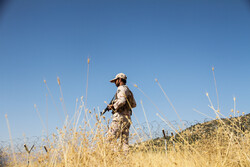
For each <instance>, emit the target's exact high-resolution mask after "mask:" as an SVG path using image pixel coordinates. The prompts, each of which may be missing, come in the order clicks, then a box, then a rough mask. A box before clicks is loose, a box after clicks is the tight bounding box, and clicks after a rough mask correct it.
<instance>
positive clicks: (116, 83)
mask: <svg viewBox="0 0 250 167" xmlns="http://www.w3.org/2000/svg"><path fill="white" fill-rule="evenodd" d="M120 80H121V79H120V78H119V79H117V80H115V85H116V86H117V87H118V86H120Z"/></svg>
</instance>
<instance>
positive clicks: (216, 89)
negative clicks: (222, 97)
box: [212, 67, 220, 111]
mask: <svg viewBox="0 0 250 167" xmlns="http://www.w3.org/2000/svg"><path fill="white" fill-rule="evenodd" d="M212 71H213V77H214V85H215V90H216V95H217V105H218V109H217V110H218V111H220V105H219V93H218V89H217V84H216V79H215V73H214V67H212Z"/></svg>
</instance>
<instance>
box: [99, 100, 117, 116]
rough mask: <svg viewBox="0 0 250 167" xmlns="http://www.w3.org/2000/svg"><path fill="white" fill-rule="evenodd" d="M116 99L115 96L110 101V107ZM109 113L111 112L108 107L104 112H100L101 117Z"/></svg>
mask: <svg viewBox="0 0 250 167" xmlns="http://www.w3.org/2000/svg"><path fill="white" fill-rule="evenodd" d="M114 99H115V95H114V97H113V98H112V100H111V101H110V103H109V105H111V104H113V102H114ZM107 111H109V108H108V106H107V107H106V108H105V109H104V110H103V111H102V112H100V116H102V115H103V114H105V112H107Z"/></svg>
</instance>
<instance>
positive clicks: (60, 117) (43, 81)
mask: <svg viewBox="0 0 250 167" xmlns="http://www.w3.org/2000/svg"><path fill="white" fill-rule="evenodd" d="M43 82H44V83H45V85H46V88H47V90H48V92H49V95H50V97H51V99H52V102H53V104H54V106H55V108H56V111H57V113H58V116H59V118H60V120H61V121H62V122H63V119H62V116H61V114H60V112H59V110H58V108H57V106H56V103H55V100H54V98H53V95H52V93H51V92H50V89H49V87H48V85H47V81H46V80H43Z"/></svg>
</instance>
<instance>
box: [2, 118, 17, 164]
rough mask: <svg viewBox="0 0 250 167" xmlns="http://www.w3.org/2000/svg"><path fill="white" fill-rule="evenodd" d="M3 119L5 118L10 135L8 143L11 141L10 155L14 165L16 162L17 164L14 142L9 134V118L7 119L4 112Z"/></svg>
mask: <svg viewBox="0 0 250 167" xmlns="http://www.w3.org/2000/svg"><path fill="white" fill-rule="evenodd" d="M5 119H6V122H7V126H8V131H9V136H10V143H11V150H12V156H13V159H14V163H15V165H16V164H17V161H16V155H15V150H14V144H13V140H12V136H11V130H10V124H9V120H8V116H7V114H5Z"/></svg>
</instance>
